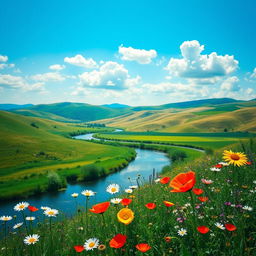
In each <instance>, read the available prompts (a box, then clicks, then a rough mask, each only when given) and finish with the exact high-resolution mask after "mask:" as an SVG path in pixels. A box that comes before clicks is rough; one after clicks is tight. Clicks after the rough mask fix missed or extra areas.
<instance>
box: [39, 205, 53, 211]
mask: <svg viewBox="0 0 256 256" xmlns="http://www.w3.org/2000/svg"><path fill="white" fill-rule="evenodd" d="M41 209H42V210H43V211H46V210H49V209H51V208H50V207H48V206H41Z"/></svg>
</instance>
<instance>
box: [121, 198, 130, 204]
mask: <svg viewBox="0 0 256 256" xmlns="http://www.w3.org/2000/svg"><path fill="white" fill-rule="evenodd" d="M131 202H132V199H129V198H123V199H122V201H121V204H122V205H123V206H127V205H129V204H130V203H131Z"/></svg>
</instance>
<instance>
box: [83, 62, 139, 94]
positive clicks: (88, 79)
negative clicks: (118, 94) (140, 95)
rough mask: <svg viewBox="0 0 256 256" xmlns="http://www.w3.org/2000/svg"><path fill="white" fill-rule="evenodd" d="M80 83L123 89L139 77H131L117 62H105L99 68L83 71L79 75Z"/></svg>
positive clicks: (136, 81)
mask: <svg viewBox="0 0 256 256" xmlns="http://www.w3.org/2000/svg"><path fill="white" fill-rule="evenodd" d="M79 78H80V85H82V86H85V87H94V88H105V89H112V90H118V89H125V88H127V87H129V86H135V85H137V84H138V83H139V81H140V77H139V76H137V77H135V78H131V77H130V75H129V73H128V70H127V69H126V68H125V67H124V66H123V65H122V64H119V63H117V62H113V61H108V62H105V63H104V64H103V65H102V66H101V67H100V68H99V70H93V71H91V72H84V73H83V74H81V75H79Z"/></svg>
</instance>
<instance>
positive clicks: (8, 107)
mask: <svg viewBox="0 0 256 256" xmlns="http://www.w3.org/2000/svg"><path fill="white" fill-rule="evenodd" d="M32 106H33V104H25V105H18V104H0V110H15V109H24V108H29V107H32Z"/></svg>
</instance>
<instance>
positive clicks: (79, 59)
mask: <svg viewBox="0 0 256 256" xmlns="http://www.w3.org/2000/svg"><path fill="white" fill-rule="evenodd" d="M64 62H66V63H69V64H71V65H75V66H78V67H84V68H96V67H97V63H96V62H95V61H94V60H93V59H92V58H89V59H85V58H84V57H83V56H82V55H80V54H77V55H76V56H74V57H65V58H64Z"/></svg>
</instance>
